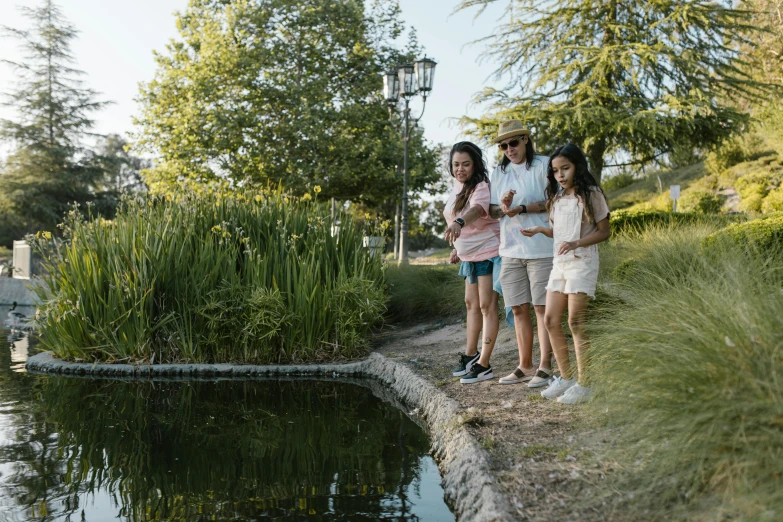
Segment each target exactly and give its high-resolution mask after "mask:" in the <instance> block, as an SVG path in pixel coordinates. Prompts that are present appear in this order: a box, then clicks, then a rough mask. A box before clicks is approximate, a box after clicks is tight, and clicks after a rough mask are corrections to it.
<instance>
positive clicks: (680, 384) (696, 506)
mask: <svg viewBox="0 0 783 522" xmlns="http://www.w3.org/2000/svg"><path fill="white" fill-rule="evenodd" d="M719 228H720V225H718V224H716V223H708V222H703V223H700V224H694V225H680V226H654V227H651V228H648V229H645V230H633V231H630V232H629V233H627V234H622V235H619V236H616V237H614V238H613V239H612V241H610V242H609V243H607V244H606V245H605V246H604V247H603V248H602V249H601V264H602V277H601V280H602V281H604V282H608V283H610V288H613V290H614V291H615V292H617V293H618V294H619V295H621V296H622V301H621V302H608V303H607V304H605V305H603V307H602V310H601V313H600V314H599V315H598V316H597V318H596V319H595V320H593V321H592V329H593V331H594V336H593V340H592V343H593V346H594V351H593V352H592V364H591V372H590V378H591V381H592V382H593V384H594V385H595V388H596V390H597V394H596V397H595V400H594V401H593V403H592V407H593V408H595V410H594V411H595V413H596V414H597V415H598V416H599V417H600V418H601V419H603V421H604V422H605V423H606V424H607V425H608V426H609V427H610V428H611V432H612V433H613V434H615V435H616V437H617V438H616V440H615V441H614V444H613V447H614V448H615V449H614V451H613V455H612V457H614V458H615V459H616V460H617V462H619V464H620V466H621V473H620V474H619V476H620V477H621V478H620V479H619V481H612V482H611V484H610V486H609V487H608V488H607V489H608V490H611V491H612V493H611V494H614V492H616V491H617V489H619V490H620V491H621V492H622V494H623V498H624V499H625V501H624V504H625V505H624V506H623V511H625V512H627V513H629V517H630V518H645V519H647V518H655V519H660V520H672V519H688V520H693V519H694V518H698V519H699V520H702V519H703V520H777V519H778V518H779V516H780V514H781V513H783V489H781V487H780V486H781V478H780V477H781V476H782V475H783V422H782V420H783V382H781V380H780V375H782V374H783V351H782V350H781V348H783V330H781V328H780V318H781V317H783V261H781V260H782V259H783V257H781V254H783V252H781V245H780V244H777V245H775V246H774V247H773V248H769V247H766V248H748V247H747V245H746V244H744V243H742V242H738V243H731V242H727V241H721V242H719V243H715V242H712V243H711V242H709V241H706V242H705V238H707V237H708V236H710V235H711V234H714V233H716V232H717V231H718V230H719ZM645 513H646V514H645ZM642 515H644V516H642Z"/></svg>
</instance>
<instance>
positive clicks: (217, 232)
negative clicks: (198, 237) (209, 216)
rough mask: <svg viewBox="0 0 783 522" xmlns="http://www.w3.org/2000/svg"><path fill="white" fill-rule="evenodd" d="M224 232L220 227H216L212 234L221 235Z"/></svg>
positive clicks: (213, 228)
mask: <svg viewBox="0 0 783 522" xmlns="http://www.w3.org/2000/svg"><path fill="white" fill-rule="evenodd" d="M222 231H223V229H222V228H220V225H215V226H214V227H212V232H214V233H215V234H219V233H220V232H222Z"/></svg>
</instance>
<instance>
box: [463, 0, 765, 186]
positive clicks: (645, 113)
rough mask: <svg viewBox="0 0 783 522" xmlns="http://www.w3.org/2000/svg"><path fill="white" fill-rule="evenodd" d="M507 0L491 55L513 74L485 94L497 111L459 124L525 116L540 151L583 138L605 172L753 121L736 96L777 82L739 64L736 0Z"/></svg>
mask: <svg viewBox="0 0 783 522" xmlns="http://www.w3.org/2000/svg"><path fill="white" fill-rule="evenodd" d="M497 1H501V0H463V1H462V2H461V3H460V4H459V6H458V9H467V8H470V7H473V6H478V7H480V8H484V7H486V6H487V5H488V4H491V3H495V2H497ZM503 1H507V2H508V7H507V10H506V18H505V19H506V20H507V22H505V23H503V24H502V25H501V26H500V27H498V28H497V30H496V31H495V33H494V34H493V35H491V36H490V37H488V39H487V40H486V41H487V43H488V47H487V50H486V55H487V57H489V58H491V59H496V60H497V61H498V63H499V68H498V69H497V73H496V74H497V77H498V78H508V79H509V80H510V83H509V85H508V88H507V89H504V90H496V89H486V90H485V91H484V92H483V93H480V94H479V95H478V100H479V101H481V102H484V103H488V104H489V106H490V111H491V114H490V115H488V116H486V117H484V118H479V119H470V118H465V119H464V120H463V122H464V123H465V124H467V125H473V126H474V127H475V132H476V133H477V134H479V135H482V136H489V135H490V134H491V133H492V132H494V131H495V129H496V128H497V127H496V124H497V122H498V121H499V120H503V119H508V118H520V119H522V120H523V121H526V122H528V123H529V124H530V125H532V126H534V127H535V129H536V131H537V139H538V140H539V144H540V145H543V146H544V148H548V147H550V146H553V145H556V144H559V143H562V142H563V141H566V140H568V141H571V142H573V143H576V144H578V145H580V146H582V147H583V149H584V150H585V152H586V153H587V155H588V157H589V160H590V163H591V167H592V169H593V171H594V174H595V175H596V176H597V177H598V178H599V179H600V175H601V172H602V170H603V168H604V167H606V166H611V165H610V163H608V162H607V160H608V159H610V158H615V161H614V164H616V163H621V164H622V163H633V164H639V165H644V164H646V163H648V162H650V161H652V160H653V159H655V158H656V157H659V156H662V155H664V154H667V153H669V152H671V151H674V150H676V149H677V148H678V147H683V144H685V145H688V146H690V147H691V148H693V147H697V148H699V147H701V148H704V147H708V146H710V145H713V144H715V143H718V142H719V141H720V140H722V139H723V138H724V137H726V136H727V135H730V134H733V133H736V132H738V131H740V130H742V129H743V128H744V125H745V123H746V122H747V119H748V118H747V112H746V111H744V110H742V109H740V108H738V107H737V104H736V103H735V100H737V99H750V100H760V99H761V98H762V97H763V96H764V95H766V94H768V93H770V92H771V91H773V90H774V89H775V87H774V85H773V84H772V82H770V81H769V80H764V79H761V80H759V79H756V78H753V77H752V76H751V75H750V74H749V73H748V72H747V71H746V70H745V69H744V68H742V66H741V58H740V55H739V48H740V46H742V45H747V46H752V45H754V44H753V42H752V41H751V40H750V39H749V38H748V35H750V34H753V32H754V31H755V27H754V21H753V20H752V13H751V12H750V11H748V10H744V9H737V8H734V7H733V4H732V2H731V1H729V0H726V1H706V0H657V1H655V2H627V1H621V0H600V1H599V0H545V1H543V2H542V1H536V0H503ZM628 158H630V160H627V159H628ZM610 161H611V160H610Z"/></svg>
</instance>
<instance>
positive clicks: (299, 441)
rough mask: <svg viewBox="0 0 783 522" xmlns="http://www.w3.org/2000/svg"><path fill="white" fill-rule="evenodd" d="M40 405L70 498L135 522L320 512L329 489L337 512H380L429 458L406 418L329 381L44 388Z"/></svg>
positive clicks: (59, 382)
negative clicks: (116, 503) (96, 503)
mask: <svg viewBox="0 0 783 522" xmlns="http://www.w3.org/2000/svg"><path fill="white" fill-rule="evenodd" d="M357 392H358V393H357ZM39 398H40V404H42V405H45V408H46V409H47V410H48V411H50V412H51V413H50V416H49V417H50V420H51V421H53V422H56V424H57V425H58V431H59V433H60V437H59V445H60V449H61V451H62V452H63V454H64V455H63V457H64V459H65V460H67V462H68V471H67V472H66V473H65V477H66V478H67V481H68V482H69V483H70V485H71V489H72V491H73V493H74V494H75V493H76V492H77V491H84V490H87V491H95V490H96V489H98V488H105V489H107V490H109V491H114V492H116V493H117V494H119V495H120V497H121V500H120V503H121V504H122V506H123V507H122V513H123V514H124V515H125V516H131V517H132V518H134V519H135V518H140V519H145V520H146V519H154V518H155V517H164V518H166V517H175V518H177V516H175V515H177V513H179V514H181V515H183V516H184V514H186V513H191V512H193V510H196V511H198V509H201V510H207V511H206V512H208V513H224V514H225V513H229V514H235V515H236V516H251V515H252V514H253V513H255V512H257V510H258V509H262V510H267V509H272V510H275V509H280V508H283V507H284V508H286V509H288V508H298V506H300V505H303V506H305V507H307V509H315V510H316V511H318V512H323V510H325V509H327V508H328V504H329V499H328V497H330V496H332V493H331V491H332V487H333V486H332V485H333V484H334V488H335V489H336V491H337V495H338V496H337V498H334V499H332V500H333V503H340V502H342V503H343V504H345V503H347V505H346V506H345V507H346V509H349V510H350V509H351V501H349V500H346V499H342V500H340V495H359V496H366V497H367V498H365V501H364V503H362V506H361V509H362V510H365V511H366V510H368V509H369V510H370V511H372V510H375V512H378V513H380V512H381V511H379V510H382V509H383V508H382V507H381V505H380V500H381V497H382V495H383V494H384V493H385V492H392V491H396V490H397V489H398V488H399V483H400V481H401V480H402V481H403V482H404V483H405V484H406V485H407V484H410V482H411V481H412V480H413V479H414V478H416V476H417V473H418V471H417V469H416V468H415V463H416V462H417V460H418V457H419V456H420V455H423V454H426V453H427V451H428V441H427V439H426V437H425V436H424V434H423V433H422V432H421V430H420V429H419V428H418V427H417V426H416V425H415V424H414V423H413V422H412V421H410V419H408V418H407V417H405V416H404V415H403V414H402V413H401V412H399V411H398V410H395V409H393V408H391V407H389V406H386V405H384V404H382V403H380V402H379V401H378V400H377V399H375V398H374V397H372V395H371V393H370V392H369V390H365V389H363V388H359V387H346V385H341V384H334V383H324V382H318V383H312V382H283V383H276V382H265V383H258V382H241V383H240V382H222V383H217V384H214V383H196V384H192V385H188V384H183V383H143V384H126V383H117V382H109V383H107V382H91V381H77V382H74V381H72V380H67V379H49V380H47V381H45V382H44V385H43V386H42V387H41V391H40V396H39ZM76 404H78V405H79V408H78V410H77V409H75V408H74V405H76ZM407 452H410V453H411V454H412V455H408V456H407V460H406V453H407ZM259 505H260V508H259Z"/></svg>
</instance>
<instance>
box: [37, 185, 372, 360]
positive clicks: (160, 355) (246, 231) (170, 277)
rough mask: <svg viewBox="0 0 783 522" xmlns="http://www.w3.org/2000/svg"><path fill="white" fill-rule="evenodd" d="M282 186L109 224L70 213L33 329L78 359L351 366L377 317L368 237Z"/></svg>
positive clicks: (162, 206) (157, 208)
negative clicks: (345, 360) (341, 360)
mask: <svg viewBox="0 0 783 522" xmlns="http://www.w3.org/2000/svg"><path fill="white" fill-rule="evenodd" d="M316 200H317V198H313V196H311V195H310V194H307V195H306V196H305V197H303V198H293V197H290V196H287V195H286V194H285V193H283V191H282V190H281V189H277V190H270V191H265V192H264V193H260V192H258V191H251V190H249V189H248V190H239V191H236V192H231V193H225V192H222V193H207V194H202V195H196V194H183V195H181V196H178V197H176V198H157V197H151V198H149V199H146V200H127V201H125V202H124V203H123V204H122V205H121V208H120V209H119V211H118V213H117V216H116V218H115V219H114V220H113V221H105V220H102V219H97V220H84V219H82V218H81V217H80V215H79V213H77V212H72V213H71V214H70V215H69V216H68V218H67V219H66V221H65V223H64V224H63V227H64V232H65V238H66V241H65V242H64V243H63V244H56V243H52V242H49V241H47V240H46V239H44V238H39V239H36V240H32V241H33V243H34V245H35V246H36V248H38V249H39V250H41V251H43V253H44V255H45V256H46V257H47V258H48V260H49V266H48V267H47V275H46V276H45V277H44V283H45V284H44V285H41V286H39V289H38V290H37V293H38V297H39V299H40V301H41V302H42V303H43V306H42V307H41V309H40V317H39V319H38V323H39V325H40V329H41V334H42V343H43V344H44V346H46V347H47V348H48V349H50V350H52V351H53V352H54V353H55V355H56V356H58V357H61V358H64V359H71V360H83V361H134V362H150V363H158V362H183V361H190V362H229V361H230V362H240V363H279V362H290V361H312V360H321V359H333V358H338V357H355V356H357V355H359V354H361V353H362V352H363V350H364V347H365V345H366V342H365V337H366V334H367V333H368V332H369V329H370V328H371V327H372V326H373V325H374V324H375V323H376V322H378V320H379V319H380V318H381V316H382V314H383V311H384V299H385V295H384V292H383V267H382V263H381V260H380V259H379V258H376V257H373V256H371V255H370V253H369V251H368V250H367V249H366V248H363V247H362V235H364V234H367V233H369V232H370V231H365V230H363V229H362V227H361V226H360V225H359V224H357V223H355V222H354V221H353V219H352V217H351V216H350V215H348V214H345V213H340V214H339V215H338V216H337V218H338V219H339V220H340V222H341V223H340V228H339V231H338V232H336V233H334V234H333V233H332V225H333V223H332V220H331V218H330V216H329V213H328V211H327V209H326V208H325V206H324V205H321V204H318V202H317V201H316Z"/></svg>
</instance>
